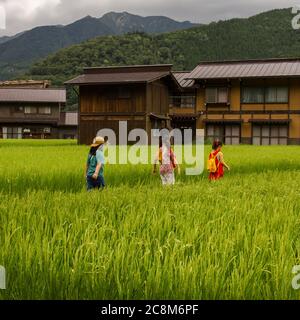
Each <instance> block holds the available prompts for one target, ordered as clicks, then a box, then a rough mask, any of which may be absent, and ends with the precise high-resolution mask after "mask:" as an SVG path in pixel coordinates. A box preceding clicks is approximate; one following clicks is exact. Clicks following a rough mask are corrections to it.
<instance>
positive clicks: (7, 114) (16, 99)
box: [0, 82, 77, 139]
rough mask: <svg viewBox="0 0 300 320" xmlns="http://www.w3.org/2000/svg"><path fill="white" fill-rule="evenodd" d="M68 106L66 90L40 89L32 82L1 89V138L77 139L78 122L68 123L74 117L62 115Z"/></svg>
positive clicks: (6, 85)
mask: <svg viewBox="0 0 300 320" xmlns="http://www.w3.org/2000/svg"><path fill="white" fill-rule="evenodd" d="M18 84H19V85H20V82H18ZM32 86H33V87H32ZM38 86H40V84H38ZM65 104H66V90H65V89H49V88H40V87H36V83H34V84H33V83H32V82H30V83H28V82H26V83H25V82H24V83H22V87H15V84H13V85H12V86H11V83H10V85H8V84H7V83H6V84H5V85H2V86H0V138H3V139H26V138H28V139H58V138H71V137H72V138H75V137H76V135H77V123H75V122H74V121H67V120H68V119H70V118H72V117H71V116H70V115H69V113H62V109H63V108H64V107H65ZM73 118H75V119H76V120H77V117H74V116H73Z"/></svg>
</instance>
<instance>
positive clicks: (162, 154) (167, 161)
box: [153, 137, 180, 186]
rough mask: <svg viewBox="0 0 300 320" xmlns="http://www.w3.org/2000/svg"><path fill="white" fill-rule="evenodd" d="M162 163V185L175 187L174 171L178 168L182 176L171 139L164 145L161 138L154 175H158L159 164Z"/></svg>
mask: <svg viewBox="0 0 300 320" xmlns="http://www.w3.org/2000/svg"><path fill="white" fill-rule="evenodd" d="M158 162H159V163H160V170H159V172H160V177H161V181H162V184H163V185H164V186H165V185H174V184H175V174H174V170H175V169H176V168H177V172H178V174H180V167H179V165H178V163H177V160H176V157H175V154H174V152H173V150H172V148H171V145H170V141H169V139H168V140H167V141H166V142H165V143H163V139H162V137H159V150H158V152H157V155H156V158H155V162H154V167H153V173H154V174H155V173H156V166H157V163H158Z"/></svg>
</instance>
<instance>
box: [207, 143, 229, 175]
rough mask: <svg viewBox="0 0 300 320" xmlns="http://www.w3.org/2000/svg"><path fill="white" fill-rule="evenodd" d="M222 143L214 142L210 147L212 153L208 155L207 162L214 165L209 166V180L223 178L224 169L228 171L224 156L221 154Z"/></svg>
mask: <svg viewBox="0 0 300 320" xmlns="http://www.w3.org/2000/svg"><path fill="white" fill-rule="evenodd" d="M222 146H223V145H222V142H221V141H218V140H216V141H214V143H213V145H212V149H213V151H212V152H211V153H210V155H209V162H210V161H214V162H215V165H214V166H210V168H208V169H209V171H210V173H209V180H211V181H212V180H218V179H221V178H223V176H224V167H225V168H226V169H227V170H228V171H230V168H229V166H228V165H227V164H226V163H225V161H224V155H223V153H222V151H221V150H222Z"/></svg>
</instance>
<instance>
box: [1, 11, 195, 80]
mask: <svg viewBox="0 0 300 320" xmlns="http://www.w3.org/2000/svg"><path fill="white" fill-rule="evenodd" d="M193 26H195V24H192V23H190V22H187V21H186V22H177V21H174V20H172V19H169V18H166V17H140V16H137V15H132V14H129V13H127V12H123V13H116V12H110V13H107V14H105V15H104V16H103V17H101V18H94V17H91V16H87V17H85V18H83V19H81V20H78V21H76V22H74V23H72V24H69V25H67V26H61V25H58V26H43V27H37V28H34V29H32V30H29V31H26V32H23V33H22V34H18V35H16V36H14V37H2V38H0V80H1V79H2V80H5V79H8V78H12V77H15V76H17V75H19V74H21V73H23V72H25V71H26V70H27V69H28V66H29V65H30V64H31V63H32V62H34V61H37V60H39V59H41V58H44V57H46V56H47V55H49V54H51V53H54V52H56V51H58V50H59V49H62V48H65V47H68V46H70V45H73V44H78V43H81V42H83V41H85V40H88V39H92V38H94V37H97V36H104V35H119V34H124V33H127V32H136V31H139V32H147V33H161V32H168V31H176V30H181V29H185V28H190V27H193Z"/></svg>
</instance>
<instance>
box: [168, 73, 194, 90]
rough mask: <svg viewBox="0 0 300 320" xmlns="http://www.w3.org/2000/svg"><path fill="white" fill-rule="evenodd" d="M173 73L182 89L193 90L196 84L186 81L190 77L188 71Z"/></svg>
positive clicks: (192, 81)
mask: <svg viewBox="0 0 300 320" xmlns="http://www.w3.org/2000/svg"><path fill="white" fill-rule="evenodd" d="M172 73H173V75H174V77H175V79H176V80H177V82H178V83H179V84H180V86H181V87H182V88H191V87H192V86H193V85H194V84H195V81H194V80H187V79H186V78H188V77H189V75H190V72H188V71H174V72H172Z"/></svg>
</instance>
